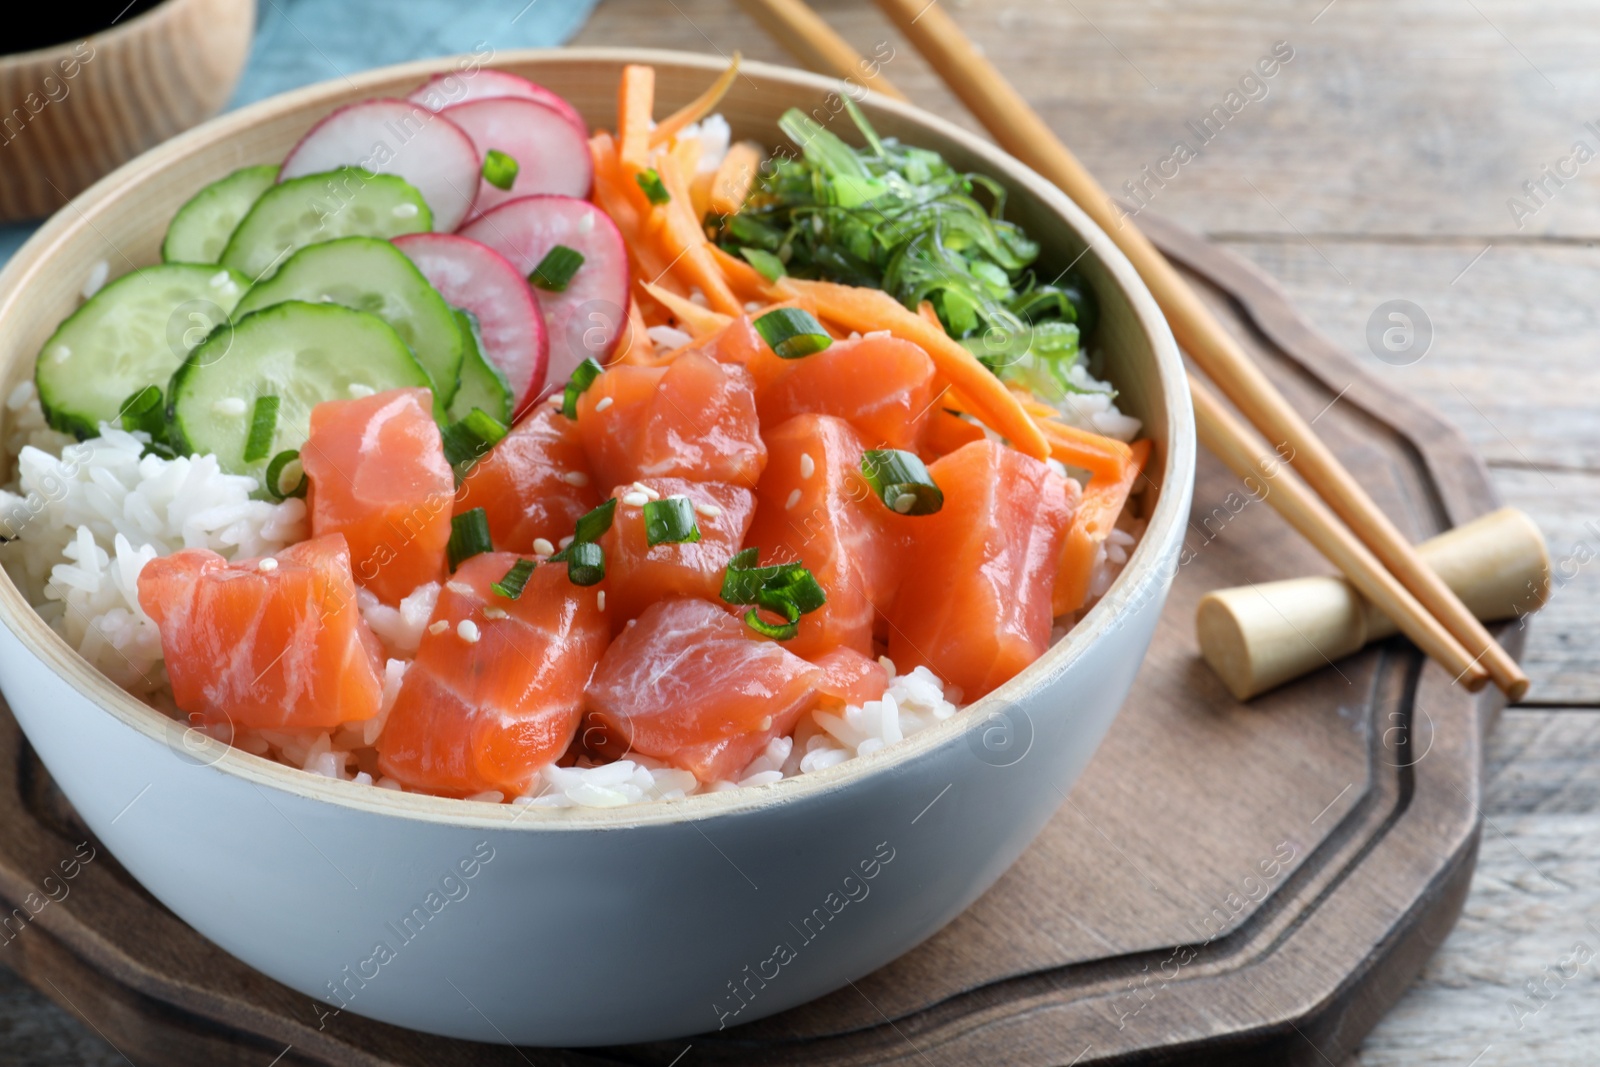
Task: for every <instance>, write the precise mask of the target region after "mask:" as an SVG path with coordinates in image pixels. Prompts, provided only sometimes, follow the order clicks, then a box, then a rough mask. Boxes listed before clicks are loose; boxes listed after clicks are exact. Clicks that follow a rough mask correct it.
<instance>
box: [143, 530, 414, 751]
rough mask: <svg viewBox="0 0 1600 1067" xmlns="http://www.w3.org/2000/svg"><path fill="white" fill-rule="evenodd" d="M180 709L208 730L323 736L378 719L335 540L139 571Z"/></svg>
mask: <svg viewBox="0 0 1600 1067" xmlns="http://www.w3.org/2000/svg"><path fill="white" fill-rule="evenodd" d="M139 604H140V605H141V606H142V607H143V608H144V610H145V613H146V614H147V615H149V616H150V617H151V618H152V619H154V620H155V622H156V626H157V627H158V628H159V629H160V631H161V652H162V655H163V656H164V657H165V658H166V664H167V676H168V677H169V678H170V679H171V680H172V697H173V700H174V701H175V702H176V703H177V705H178V707H179V708H180V709H181V710H183V711H184V712H187V713H188V714H189V715H191V716H193V717H196V718H198V719H199V720H201V721H203V722H207V723H231V724H232V725H233V726H234V727H236V728H250V729H263V730H265V729H274V730H276V729H286V728H287V729H332V728H334V727H336V726H339V725H340V724H342V723H347V722H359V721H362V720H365V719H370V718H372V717H373V716H374V715H376V714H378V708H379V705H380V703H381V698H382V696H383V670H382V666H383V653H382V650H381V648H380V647H379V644H378V639H377V638H376V637H374V636H373V634H372V631H371V630H369V629H367V624H366V622H365V621H363V620H362V618H361V611H360V609H359V608H358V607H357V606H356V583H355V578H354V577H353V575H352V574H351V571H350V550H349V548H348V547H346V545H345V541H344V538H343V537H341V536H339V535H338V534H332V535H329V536H325V537H316V538H313V539H311V540H309V541H302V542H300V543H299V544H297V545H293V546H291V547H289V548H286V549H284V550H283V551H282V552H280V553H278V555H277V556H276V557H275V558H270V559H261V560H254V559H247V560H240V561H238V562H235V563H229V562H227V561H226V560H224V559H223V558H222V557H221V556H219V555H217V554H216V553H215V552H212V551H210V550H209V549H204V548H189V549H184V550H183V551H182V552H176V553H174V554H173V555H170V556H163V557H157V558H156V559H153V560H151V561H150V562H149V563H146V564H145V565H144V569H143V570H142V571H140V572H139Z"/></svg>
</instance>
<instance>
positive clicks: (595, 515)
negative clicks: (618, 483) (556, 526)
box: [572, 497, 617, 544]
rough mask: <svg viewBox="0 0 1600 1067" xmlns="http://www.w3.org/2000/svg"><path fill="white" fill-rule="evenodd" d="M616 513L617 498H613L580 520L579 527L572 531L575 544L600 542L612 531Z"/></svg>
mask: <svg viewBox="0 0 1600 1067" xmlns="http://www.w3.org/2000/svg"><path fill="white" fill-rule="evenodd" d="M616 513H617V498H616V497H612V498H611V499H610V500H607V501H606V502H605V503H604V504H601V505H600V506H599V507H597V508H595V509H594V510H593V511H590V512H589V513H587V514H586V515H584V516H583V518H581V519H579V520H578V525H577V527H576V528H575V529H574V530H573V531H572V540H573V542H574V543H577V544H590V543H593V542H595V541H598V540H600V538H601V537H602V536H604V535H605V532H606V531H607V530H609V529H611V519H612V517H613V516H614V515H616Z"/></svg>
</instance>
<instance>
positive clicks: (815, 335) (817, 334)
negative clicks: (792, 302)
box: [755, 308, 833, 359]
mask: <svg viewBox="0 0 1600 1067" xmlns="http://www.w3.org/2000/svg"><path fill="white" fill-rule="evenodd" d="M755 327H756V332H757V333H759V334H760V335H761V339H762V340H763V341H765V342H767V344H769V345H771V346H772V350H773V351H774V352H776V353H777V354H778V355H780V356H782V357H783V358H784V359H799V358H800V357H801V356H809V355H811V354H812V353H814V352H821V351H822V350H823V349H824V348H827V347H828V346H829V345H831V344H833V338H832V337H829V336H828V331H827V330H824V329H823V328H822V323H820V322H818V321H817V320H816V317H815V316H814V315H812V314H811V312H809V311H805V310H803V309H801V308H778V309H776V310H774V311H769V312H767V313H766V314H765V315H763V316H761V317H760V318H759V319H757V320H756V321H755Z"/></svg>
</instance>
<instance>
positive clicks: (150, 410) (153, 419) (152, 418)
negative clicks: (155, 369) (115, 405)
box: [119, 385, 167, 441]
mask: <svg viewBox="0 0 1600 1067" xmlns="http://www.w3.org/2000/svg"><path fill="white" fill-rule="evenodd" d="M119 411H120V414H121V416H122V428H123V429H124V430H127V431H128V432H129V433H132V432H134V431H135V430H143V431H144V432H145V433H147V434H149V435H150V439H151V440H152V441H159V440H160V439H161V438H162V437H164V436H165V435H166V434H165V431H166V427H167V421H166V418H167V413H166V412H165V411H164V410H163V409H162V406H161V386H159V385H147V386H145V387H144V388H143V389H140V390H138V391H137V392H135V393H133V394H131V395H130V396H129V397H128V399H126V400H124V401H123V402H122V407H121V408H120V409H119Z"/></svg>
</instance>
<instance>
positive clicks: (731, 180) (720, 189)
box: [706, 141, 761, 215]
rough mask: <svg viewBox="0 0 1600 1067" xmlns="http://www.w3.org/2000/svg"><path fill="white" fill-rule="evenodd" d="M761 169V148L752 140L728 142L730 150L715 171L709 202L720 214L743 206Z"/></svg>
mask: <svg viewBox="0 0 1600 1067" xmlns="http://www.w3.org/2000/svg"><path fill="white" fill-rule="evenodd" d="M760 169H761V148H760V146H759V145H755V144H752V143H751V142H749V141H739V142H737V143H735V144H731V145H729V146H728V154H727V155H725V156H723V157H722V162H721V163H719V164H718V165H717V172H716V174H714V175H712V178H711V188H710V191H709V192H708V193H707V195H706V206H707V207H708V208H709V209H710V210H712V211H714V212H716V213H717V214H718V215H734V214H737V213H738V211H739V209H740V208H742V207H744V202H745V201H746V200H747V199H749V197H750V189H751V187H752V186H754V185H755V183H756V174H757V172H758V171H760Z"/></svg>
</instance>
